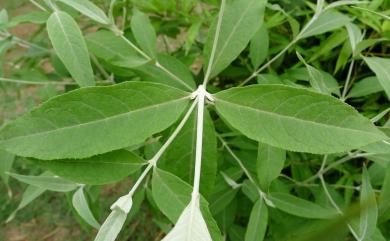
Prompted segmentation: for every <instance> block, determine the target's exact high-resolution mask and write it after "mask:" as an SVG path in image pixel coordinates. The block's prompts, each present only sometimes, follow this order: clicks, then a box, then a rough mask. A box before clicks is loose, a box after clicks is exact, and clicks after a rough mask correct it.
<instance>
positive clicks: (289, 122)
mask: <svg viewBox="0 0 390 241" xmlns="http://www.w3.org/2000/svg"><path fill="white" fill-rule="evenodd" d="M214 97H215V106H216V109H217V111H218V113H219V114H220V115H221V116H222V117H223V118H224V119H225V120H226V121H227V122H228V123H229V124H230V125H231V126H232V127H234V128H236V129H237V130H239V131H240V132H242V133H243V134H244V135H246V136H247V137H249V138H251V139H254V140H257V141H259V142H263V143H267V144H269V145H272V146H275V147H279V148H283V149H287V150H293V151H300V152H311V153H318V154H321V153H322V154H323V153H336V152H343V151H347V150H350V149H354V148H358V147H362V146H364V145H367V144H370V143H373V142H376V141H379V140H384V139H385V138H386V136H385V135H384V134H383V133H382V132H381V131H379V130H378V129H377V128H376V127H375V126H374V125H372V123H371V122H370V121H369V120H368V119H366V118H365V117H363V116H361V115H360V114H359V113H358V112H357V111H356V110H354V109H353V108H352V107H351V106H349V105H347V104H344V103H343V102H341V101H339V100H337V99H335V98H333V97H330V96H325V95H321V94H318V93H315V92H311V91H308V90H305V89H301V88H294V87H288V86H282V85H252V86H248V87H243V88H232V89H229V90H225V91H222V92H219V93H217V94H216V95H214ZM329 113H337V115H334V117H332V118H329Z"/></svg>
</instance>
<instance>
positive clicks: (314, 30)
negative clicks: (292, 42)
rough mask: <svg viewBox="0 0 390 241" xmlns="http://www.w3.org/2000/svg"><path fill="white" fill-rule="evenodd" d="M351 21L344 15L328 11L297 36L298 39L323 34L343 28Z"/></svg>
mask: <svg viewBox="0 0 390 241" xmlns="http://www.w3.org/2000/svg"><path fill="white" fill-rule="evenodd" d="M350 21H351V20H350V19H349V18H348V17H347V16H346V15H344V14H341V13H339V12H336V11H333V10H328V11H326V12H325V13H323V14H321V15H320V17H319V18H318V19H316V21H314V23H313V24H312V25H310V27H309V28H307V29H306V30H305V31H304V32H302V34H301V35H300V36H299V37H300V38H307V37H311V36H314V35H319V34H323V33H326V32H329V31H332V30H335V29H338V28H341V27H343V26H344V25H346V24H347V23H349V22H350Z"/></svg>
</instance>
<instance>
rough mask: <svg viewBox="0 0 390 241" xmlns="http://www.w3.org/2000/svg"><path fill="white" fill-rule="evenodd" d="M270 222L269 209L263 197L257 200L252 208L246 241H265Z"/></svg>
mask: <svg viewBox="0 0 390 241" xmlns="http://www.w3.org/2000/svg"><path fill="white" fill-rule="evenodd" d="M267 224H268V209H267V206H266V205H265V203H264V201H263V199H259V200H257V201H256V203H255V205H254V206H253V208H252V211H251V214H250V217H249V223H248V227H247V230H246V233H245V241H263V240H264V237H265V233H266V230H267Z"/></svg>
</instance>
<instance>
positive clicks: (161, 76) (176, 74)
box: [136, 54, 195, 91]
mask: <svg viewBox="0 0 390 241" xmlns="http://www.w3.org/2000/svg"><path fill="white" fill-rule="evenodd" d="M157 60H158V63H159V64H160V65H161V66H162V67H163V68H165V69H166V70H167V71H164V70H162V68H159V67H157V66H155V65H149V64H147V65H143V66H139V67H138V68H136V70H137V73H138V74H139V75H140V77H141V78H142V80H144V81H150V82H156V83H162V84H166V85H169V86H173V87H176V88H179V89H182V90H186V91H194V90H195V81H194V78H193V77H192V74H191V72H190V71H189V70H188V67H187V66H185V65H184V64H183V63H182V62H181V61H180V60H178V59H177V58H175V57H173V56H170V55H166V54H158V55H157Z"/></svg>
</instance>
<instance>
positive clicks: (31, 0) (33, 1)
mask: <svg viewBox="0 0 390 241" xmlns="http://www.w3.org/2000/svg"><path fill="white" fill-rule="evenodd" d="M30 2H31V3H32V4H34V5H35V6H36V7H37V8H39V9H41V10H42V11H45V12H47V9H46V8H44V7H43V6H42V5H41V4H39V3H37V2H36V1H35V0H30Z"/></svg>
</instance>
